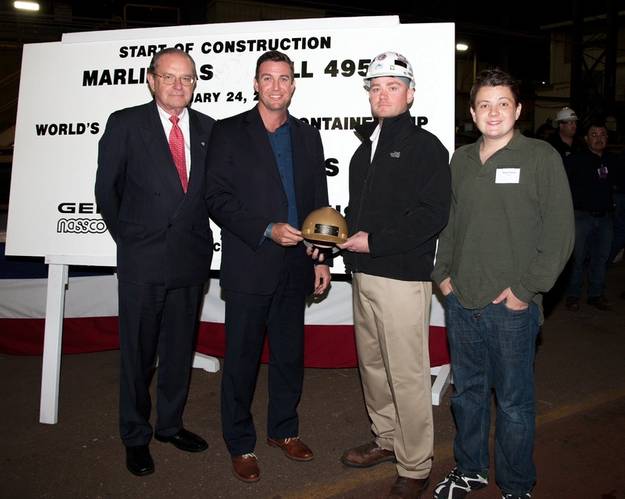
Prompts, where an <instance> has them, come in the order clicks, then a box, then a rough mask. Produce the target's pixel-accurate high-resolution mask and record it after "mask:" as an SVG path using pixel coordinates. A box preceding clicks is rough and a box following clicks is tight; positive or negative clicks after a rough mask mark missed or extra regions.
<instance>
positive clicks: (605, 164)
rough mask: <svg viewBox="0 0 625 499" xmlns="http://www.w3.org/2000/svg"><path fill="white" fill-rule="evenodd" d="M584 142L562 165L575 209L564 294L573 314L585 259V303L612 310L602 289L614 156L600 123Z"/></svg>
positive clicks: (609, 230) (609, 234) (608, 243)
mask: <svg viewBox="0 0 625 499" xmlns="http://www.w3.org/2000/svg"><path fill="white" fill-rule="evenodd" d="M585 139H586V144H587V145H588V150H587V151H585V152H582V153H579V154H572V155H571V156H569V157H567V159H566V161H565V163H564V166H565V167H566V173H567V175H568V178H569V185H570V187H571V195H572V197H573V208H574V209H575V249H574V250H573V258H572V260H571V273H570V275H569V284H568V288H567V291H566V294H567V297H566V308H567V309H568V310H570V311H572V312H576V311H578V310H579V299H580V295H581V292H582V283H583V280H584V274H585V264H586V260H587V259H588V260H589V263H588V290H587V302H588V304H589V305H592V306H594V307H596V308H598V309H599V310H603V311H605V310H609V309H610V308H611V305H610V303H609V302H608V300H607V299H606V297H605V295H604V288H605V275H606V266H607V264H608V259H609V257H610V250H611V248H612V235H613V227H612V212H613V210H614V205H613V201H612V183H613V175H614V174H615V173H616V161H615V160H616V157H615V156H613V155H612V154H611V153H610V152H608V151H606V147H607V145H608V130H607V129H606V127H605V125H604V124H603V123H601V122H599V123H597V122H595V123H593V124H591V125H590V126H589V127H588V130H587V132H586V135H585Z"/></svg>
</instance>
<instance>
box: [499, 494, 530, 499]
mask: <svg viewBox="0 0 625 499" xmlns="http://www.w3.org/2000/svg"><path fill="white" fill-rule="evenodd" d="M501 499H532V494H531V493H530V492H526V493H525V494H521V495H519V494H502V495H501Z"/></svg>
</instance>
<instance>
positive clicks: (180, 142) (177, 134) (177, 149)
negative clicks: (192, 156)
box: [169, 116, 188, 192]
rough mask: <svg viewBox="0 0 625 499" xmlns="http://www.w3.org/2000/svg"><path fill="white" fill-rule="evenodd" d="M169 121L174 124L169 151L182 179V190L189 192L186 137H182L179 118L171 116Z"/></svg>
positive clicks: (170, 135)
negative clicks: (185, 149) (185, 151)
mask: <svg viewBox="0 0 625 499" xmlns="http://www.w3.org/2000/svg"><path fill="white" fill-rule="evenodd" d="M169 121H171V123H172V125H173V126H172V127H171V132H169V150H170V151H171V156H172V158H173V159H174V163H175V164H176V170H178V176H179V177H180V183H181V184H182V190H183V191H184V192H187V185H188V180H187V163H186V161H185V158H184V137H183V136H182V130H180V127H179V126H178V121H180V118H178V116H170V117H169Z"/></svg>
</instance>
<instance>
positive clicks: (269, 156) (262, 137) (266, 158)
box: [245, 107, 286, 196]
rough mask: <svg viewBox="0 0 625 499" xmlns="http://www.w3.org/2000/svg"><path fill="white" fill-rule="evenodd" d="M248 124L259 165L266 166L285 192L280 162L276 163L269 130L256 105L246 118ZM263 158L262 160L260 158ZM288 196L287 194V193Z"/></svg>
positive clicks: (260, 166)
mask: <svg viewBox="0 0 625 499" xmlns="http://www.w3.org/2000/svg"><path fill="white" fill-rule="evenodd" d="M245 122H246V124H247V132H248V134H249V135H250V139H251V142H252V145H253V147H254V150H255V151H257V153H256V154H255V156H256V157H257V158H259V161H258V163H257V164H258V167H259V168H264V169H265V170H266V172H267V174H268V175H269V177H270V178H272V179H273V180H274V181H275V182H277V184H278V185H279V186H280V189H281V190H282V192H283V193H284V186H283V185H282V180H281V179H280V172H279V171H278V164H277V163H276V157H275V155H274V153H273V148H272V147H271V143H270V142H269V137H267V130H266V129H265V125H264V124H263V120H262V118H261V117H260V113H259V112H258V108H256V107H254V108H253V109H251V110H250V112H249V113H248V115H247V116H246V118H245ZM261 158H262V160H260V159H261ZM285 196H286V194H285Z"/></svg>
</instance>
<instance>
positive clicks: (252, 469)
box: [232, 453, 260, 483]
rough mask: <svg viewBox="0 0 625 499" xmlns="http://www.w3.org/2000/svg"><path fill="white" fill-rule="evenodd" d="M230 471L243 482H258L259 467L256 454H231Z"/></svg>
mask: <svg viewBox="0 0 625 499" xmlns="http://www.w3.org/2000/svg"><path fill="white" fill-rule="evenodd" d="M232 473H233V474H234V476H235V477H237V478H238V479H239V480H241V481H243V482H248V483H251V482H258V480H260V469H259V468H258V461H257V459H256V454H253V453H248V454H243V455H241V456H232Z"/></svg>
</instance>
